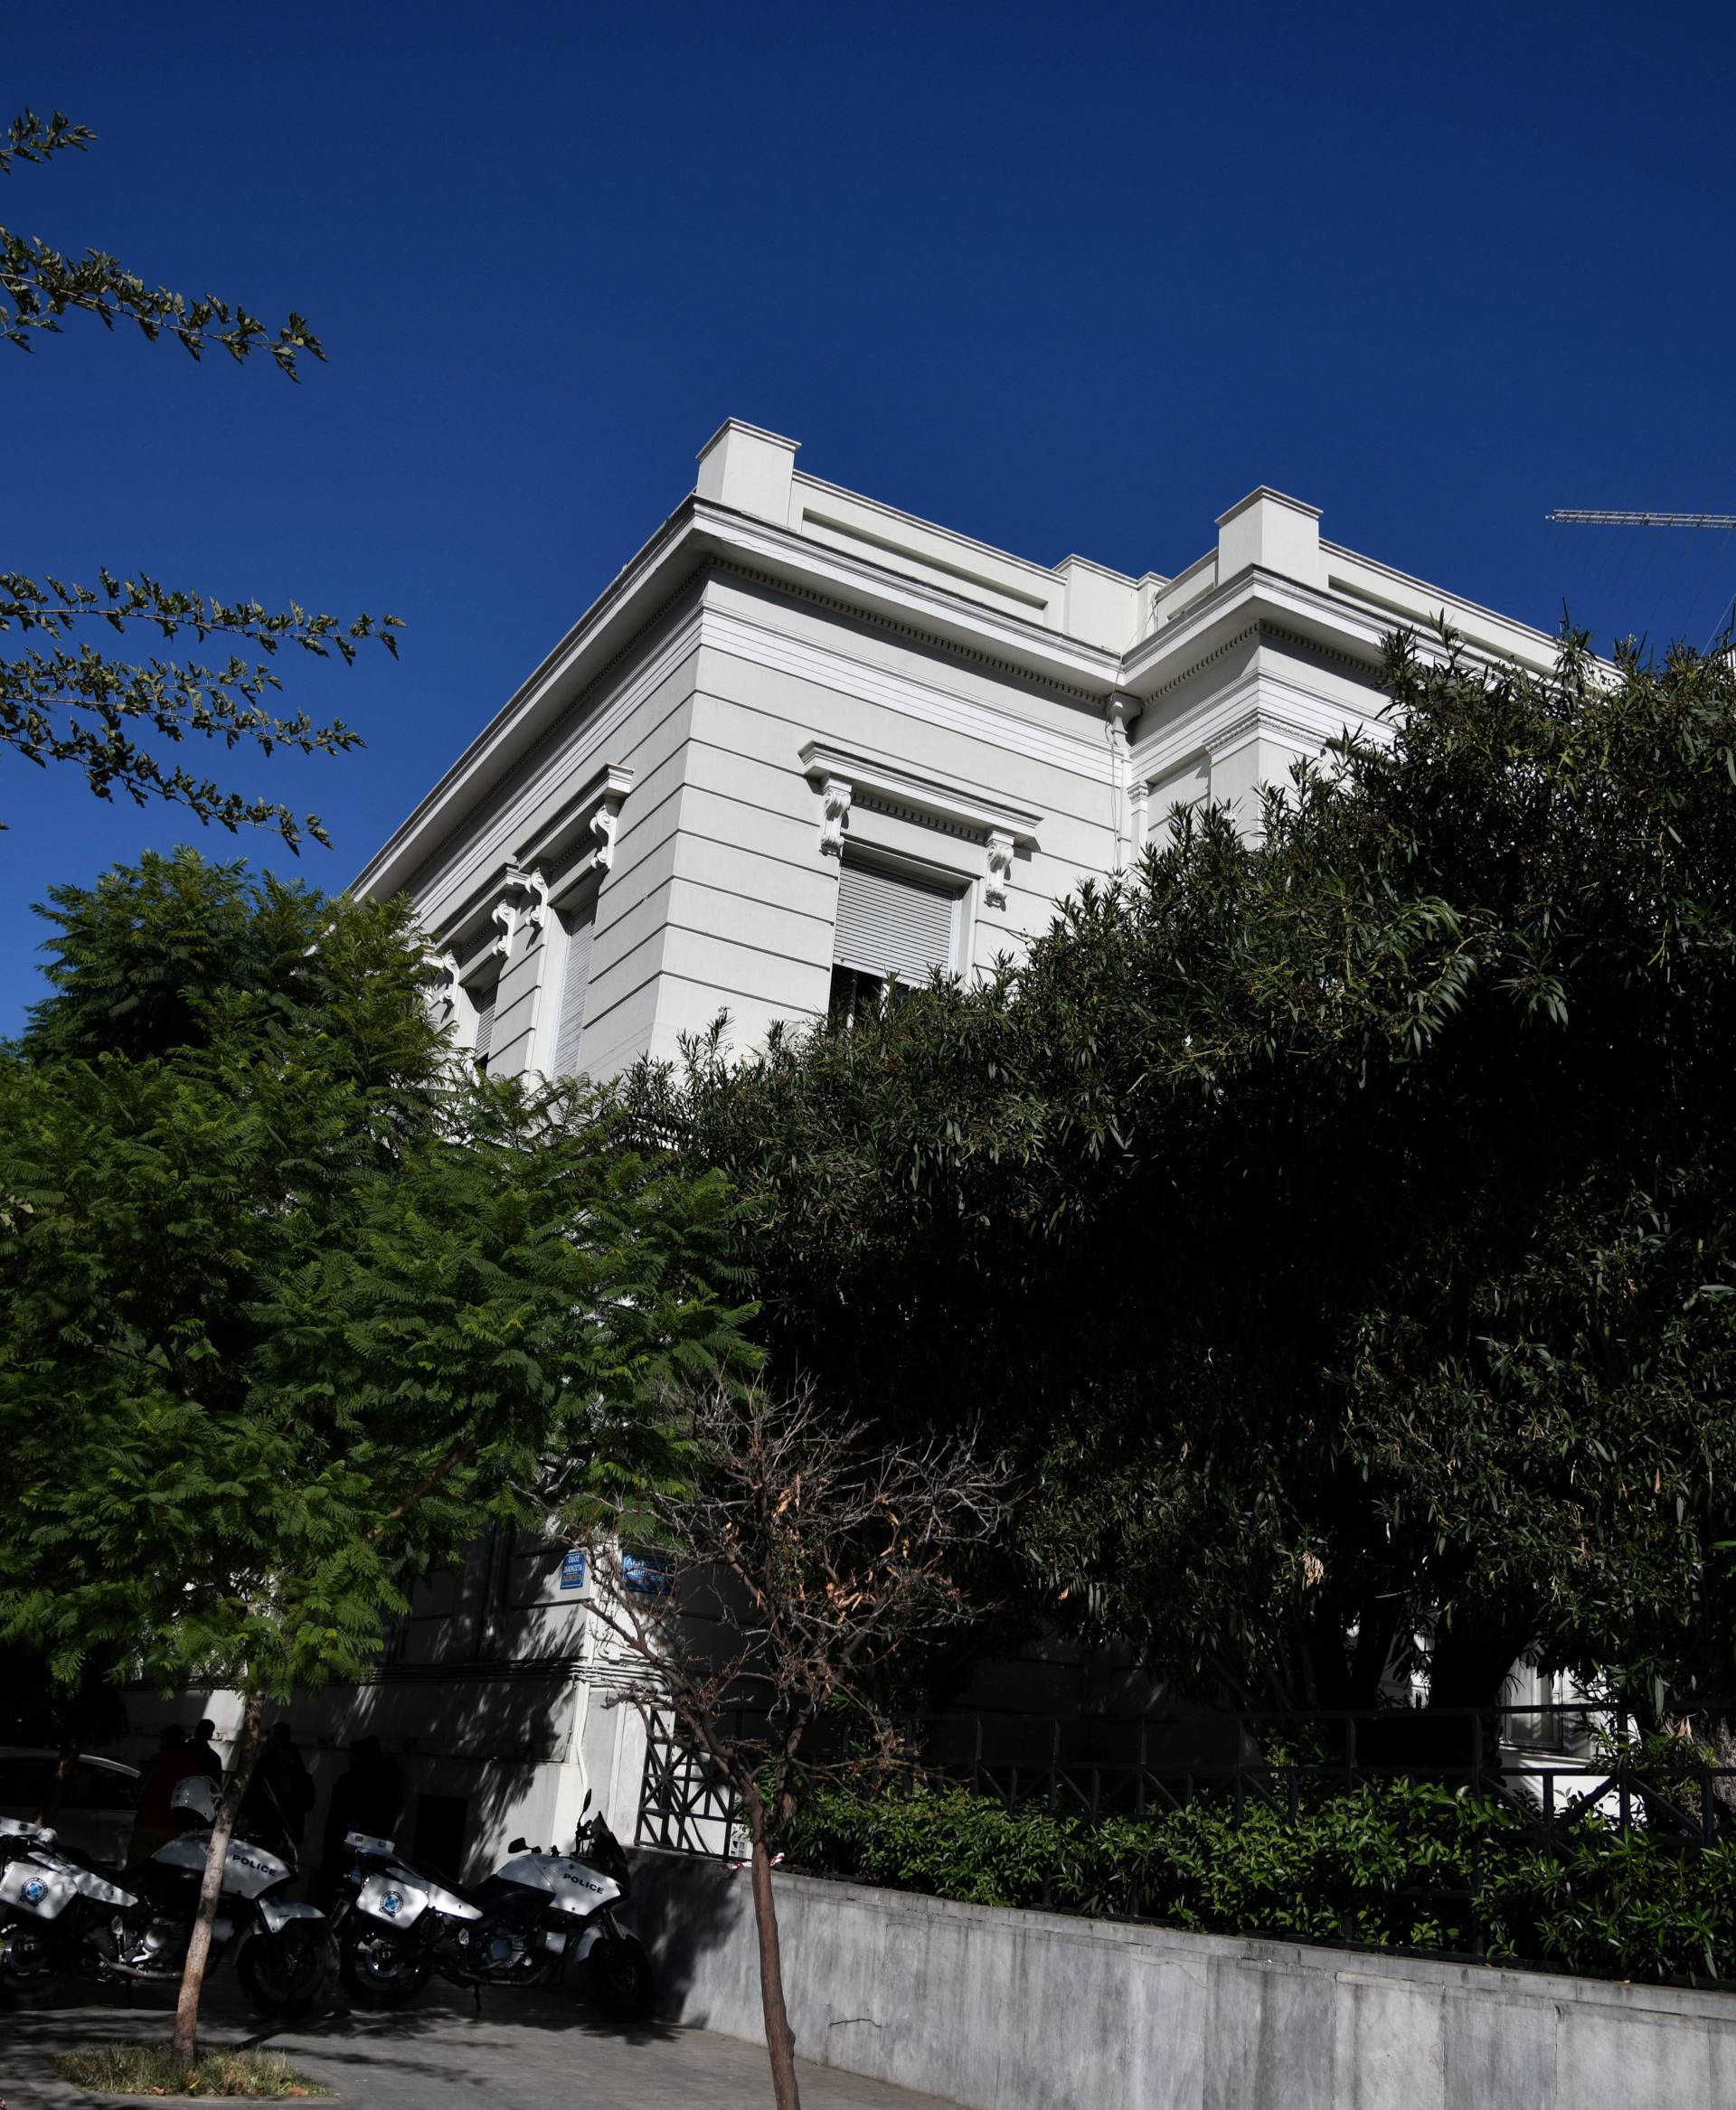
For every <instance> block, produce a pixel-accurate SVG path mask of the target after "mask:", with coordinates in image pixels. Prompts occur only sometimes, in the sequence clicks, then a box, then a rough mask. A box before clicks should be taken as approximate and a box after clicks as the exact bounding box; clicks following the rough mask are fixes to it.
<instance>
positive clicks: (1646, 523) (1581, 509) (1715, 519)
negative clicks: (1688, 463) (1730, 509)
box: [1543, 505, 1736, 665]
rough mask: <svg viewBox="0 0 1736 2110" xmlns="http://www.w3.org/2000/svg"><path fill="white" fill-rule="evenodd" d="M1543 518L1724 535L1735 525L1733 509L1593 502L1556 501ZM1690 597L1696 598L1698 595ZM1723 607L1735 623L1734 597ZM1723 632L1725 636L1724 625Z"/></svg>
mask: <svg viewBox="0 0 1736 2110" xmlns="http://www.w3.org/2000/svg"><path fill="white" fill-rule="evenodd" d="M1543 518H1544V519H1545V520H1552V521H1561V522H1563V523H1566V525H1568V526H1570V527H1653V528H1722V529H1723V531H1724V532H1725V534H1726V536H1728V535H1729V533H1730V532H1731V529H1732V528H1736V513H1624V512H1615V511H1606V510H1604V509H1602V508H1600V507H1597V506H1585V505H1558V506H1557V507H1556V508H1555V510H1554V512H1553V513H1545V514H1544V515H1543ZM1728 547H1729V543H1728V542H1721V543H1720V544H1719V545H1718V548H1717V550H1716V551H1714V552H1713V554H1712V566H1711V567H1708V569H1707V571H1706V578H1705V580H1704V581H1703V582H1702V586H1701V591H1702V592H1703V591H1704V590H1705V586H1706V585H1707V584H1708V583H1710V581H1711V579H1712V568H1714V567H1715V566H1716V565H1717V563H1718V561H1719V560H1720V559H1721V558H1722V555H1723V552H1724V551H1725V550H1726V549H1727V548H1728ZM1694 598H1695V599H1696V601H1697V600H1698V598H1699V596H1698V595H1696V596H1695V597H1694ZM1724 610H1725V622H1726V624H1729V623H1736V600H1732V601H1728V602H1726V603H1725V604H1724ZM1723 634H1724V635H1725V636H1728V635H1729V630H1728V628H1726V629H1725V631H1724V633H1723ZM1718 635H1719V633H1718V632H1717V631H1715V630H1714V631H1713V633H1712V636H1711V637H1708V638H1707V640H1706V649H1707V650H1708V651H1710V650H1711V649H1712V643H1713V640H1714V639H1715V638H1716V637H1717V636H1718ZM1731 664H1732V665H1736V652H1733V653H1732V654H1731Z"/></svg>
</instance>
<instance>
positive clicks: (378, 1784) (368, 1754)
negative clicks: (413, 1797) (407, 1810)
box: [320, 1737, 404, 1897]
mask: <svg viewBox="0 0 1736 2110" xmlns="http://www.w3.org/2000/svg"><path fill="white" fill-rule="evenodd" d="M403 1797H404V1776H403V1775H402V1774H401V1772H400V1771H399V1769H398V1766H397V1764H396V1762H395V1761H394V1760H393V1759H391V1758H389V1757H387V1756H386V1754H385V1752H384V1751H383V1750H382V1748H381V1747H380V1739H379V1738H378V1737H357V1738H355V1739H354V1742H353V1743H352V1744H351V1746H350V1764H349V1769H348V1771H347V1772H345V1773H342V1774H340V1775H339V1776H338V1777H337V1780H336V1781H335V1783H334V1785H333V1787H332V1799H331V1801H330V1802H329V1803H328V1804H326V1806H325V1833H324V1836H323V1839H322V1842H321V1849H320V1883H321V1887H322V1889H323V1890H324V1892H325V1895H326V1896H328V1897H335V1896H336V1895H337V1887H338V1884H339V1883H340V1882H341V1880H342V1879H343V1869H344V1833H345V1832H367V1833H368V1834H369V1835H370V1836H371V1837H373V1838H375V1839H390V1838H392V1835H393V1833H394V1832H396V1830H397V1828H398V1817H399V1812H400V1809H401V1805H402V1803H403Z"/></svg>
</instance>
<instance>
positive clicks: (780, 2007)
mask: <svg viewBox="0 0 1736 2110" xmlns="http://www.w3.org/2000/svg"><path fill="white" fill-rule="evenodd" d="M748 1832H749V1834H750V1837H751V1839H752V1841H753V1864H752V1865H753V1917H754V1923H755V1925H756V1926H757V1927H758V1929H759V1934H760V2005H761V2006H762V2007H763V2008H764V2010H765V2016H766V2051H767V2054H768V2056H769V2058H770V2060H771V2099H772V2101H773V2102H774V2103H775V2104H776V2105H778V2110H802V2091H801V2088H800V2086H798V2085H797V2079H796V2039H795V2035H794V2033H793V2032H792V2030H791V2029H790V2026H789V2011H788V2009H787V2008H786V2007H785V2005H784V1964H783V1956H782V1954H781V1952H780V1951H779V1949H778V1906H777V1902H776V1900H775V1899H774V1898H773V1897H772V1894H771V1854H770V1851H769V1848H768V1846H767V1844H766V1813H765V1811H764V1809H763V1807H761V1805H760V1801H759V1798H758V1796H755V1797H754V1798H753V1799H752V1801H751V1802H750V1804H749V1806H748Z"/></svg>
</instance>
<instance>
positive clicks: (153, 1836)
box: [127, 1721, 201, 1868]
mask: <svg viewBox="0 0 1736 2110" xmlns="http://www.w3.org/2000/svg"><path fill="white" fill-rule="evenodd" d="M200 1770H201V1767H200V1765H199V1762H198V1760H197V1759H196V1758H195V1757H193V1751H192V1748H191V1747H190V1746H189V1745H188V1742H187V1732H186V1731H185V1729H183V1728H182V1727H181V1724H180V1723H179V1722H178V1721H172V1722H171V1723H170V1724H169V1726H168V1727H167V1729H165V1730H164V1731H163V1733H162V1735H161V1736H160V1737H159V1738H157V1748H156V1757H155V1758H153V1759H152V1760H151V1763H150V1765H149V1766H148V1767H147V1768H146V1773H145V1777H144V1779H143V1781H142V1782H141V1783H140V1784H139V1790H138V1810H137V1814H136V1815H135V1816H134V1818H133V1835H132V1838H131V1840H130V1841H129V1842H128V1843H127V1866H128V1867H129V1868H136V1867H137V1865H138V1863H139V1862H140V1861H143V1860H149V1859H150V1858H151V1856H152V1855H153V1854H154V1853H155V1852H156V1850H157V1848H158V1847H159V1846H166V1845H167V1844H168V1842H169V1841H170V1840H171V1839H173V1838H174V1837H175V1823H174V1817H173V1813H171V1811H170V1809H169V1797H170V1796H171V1795H172V1794H174V1793H175V1788H176V1786H177V1785H179V1783H180V1782H182V1781H184V1779H185V1778H186V1777H187V1776H188V1775H189V1774H190V1773H197V1772H199V1771H200Z"/></svg>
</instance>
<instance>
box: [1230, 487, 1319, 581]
mask: <svg viewBox="0 0 1736 2110" xmlns="http://www.w3.org/2000/svg"><path fill="white" fill-rule="evenodd" d="M1256 564H1257V565H1259V566H1260V570H1262V571H1276V572H1278V573H1279V574H1280V575H1281V576H1282V577H1283V578H1285V579H1298V580H1300V582H1301V583H1302V584H1303V585H1304V586H1317V587H1324V586H1325V585H1326V560H1325V558H1324V557H1323V556H1322V555H1321V553H1320V508H1319V507H1318V506H1317V505H1305V504H1303V502H1302V501H1301V500H1300V499H1299V498H1287V497H1286V496H1285V495H1284V494H1283V492H1281V491H1274V490H1272V489H1270V488H1269V486H1268V485H1265V484H1261V485H1260V486H1259V487H1258V488H1257V489H1255V490H1252V491H1250V493H1249V494H1248V495H1247V497H1246V498H1243V499H1241V500H1240V501H1239V502H1238V503H1237V504H1234V505H1232V506H1231V508H1230V510H1229V512H1228V513H1220V514H1219V515H1218V580H1217V582H1218V584H1219V585H1220V586H1223V585H1225V584H1226V583H1227V582H1228V581H1229V580H1231V579H1233V578H1235V576H1236V574H1237V573H1238V572H1241V571H1246V570H1249V569H1250V567H1251V566H1253V565H1256Z"/></svg>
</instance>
